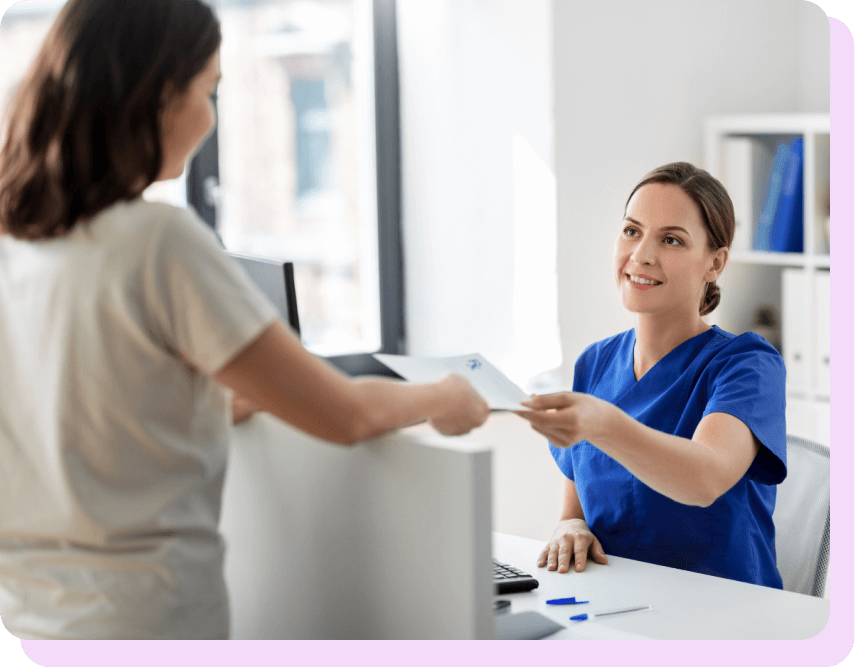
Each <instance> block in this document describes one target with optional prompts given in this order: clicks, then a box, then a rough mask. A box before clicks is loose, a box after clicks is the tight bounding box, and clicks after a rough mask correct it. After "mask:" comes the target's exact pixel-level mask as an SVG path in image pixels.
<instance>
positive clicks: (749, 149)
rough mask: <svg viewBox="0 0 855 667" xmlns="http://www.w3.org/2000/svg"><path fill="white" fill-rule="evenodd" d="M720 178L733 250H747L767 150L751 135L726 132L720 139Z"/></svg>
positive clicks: (767, 164)
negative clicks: (731, 220)
mask: <svg viewBox="0 0 855 667" xmlns="http://www.w3.org/2000/svg"><path fill="white" fill-rule="evenodd" d="M722 155H723V161H722V165H721V167H722V177H721V182H722V184H723V185H724V187H725V189H726V190H727V193H728V194H729V195H730V200H731V201H732V202H733V212H734V217H735V218H736V231H735V233H734V236H733V244H732V245H731V247H732V248H733V249H734V250H751V245H752V242H753V239H754V228H755V225H756V223H757V219H758V217H759V215H760V207H759V205H758V203H759V200H760V197H762V196H763V192H762V191H761V188H762V187H763V186H765V177H766V176H767V174H768V170H769V167H770V164H771V161H772V155H771V152H770V151H769V150H768V148H767V147H766V146H765V145H764V144H763V143H762V142H760V141H757V140H756V139H754V138H752V137H739V136H730V137H727V138H726V139H725V140H724V144H723V150H722Z"/></svg>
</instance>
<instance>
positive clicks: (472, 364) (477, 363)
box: [466, 359, 481, 371]
mask: <svg viewBox="0 0 855 667" xmlns="http://www.w3.org/2000/svg"><path fill="white" fill-rule="evenodd" d="M466 363H467V364H469V370H470V371H474V370H477V369H479V368H481V362H480V361H478V360H477V359H470V360H469V361H467V362H466Z"/></svg>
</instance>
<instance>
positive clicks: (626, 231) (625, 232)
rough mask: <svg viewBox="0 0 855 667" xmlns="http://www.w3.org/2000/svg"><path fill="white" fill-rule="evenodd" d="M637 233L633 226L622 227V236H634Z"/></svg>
mask: <svg viewBox="0 0 855 667" xmlns="http://www.w3.org/2000/svg"><path fill="white" fill-rule="evenodd" d="M637 233H638V230H637V229H636V228H635V227H624V228H623V235H624V236H635V235H636V234H637Z"/></svg>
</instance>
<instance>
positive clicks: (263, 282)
mask: <svg viewBox="0 0 855 667" xmlns="http://www.w3.org/2000/svg"><path fill="white" fill-rule="evenodd" d="M226 254H227V255H229V256H230V257H231V258H232V259H234V260H235V261H236V262H237V263H238V264H240V266H241V267H242V268H243V270H244V271H246V274H247V275H248V276H249V278H250V279H251V280H252V281H253V282H254V283H255V284H256V285H257V286H258V288H259V289H260V290H261V291H262V292H263V293H264V294H265V296H267V298H268V299H269V300H270V301H271V303H273V305H274V306H276V308H277V309H278V310H279V312H280V314H281V315H282V318H283V319H284V320H285V321H286V322H288V324H290V325H291V328H292V329H293V330H294V332H295V333H296V334H297V335H298V336H299V335H300V317H299V314H298V311H297V291H296V289H295V287H294V265H293V264H292V263H291V262H283V261H279V260H272V259H264V258H261V257H252V256H250V255H241V254H238V253H233V252H227V253H226Z"/></svg>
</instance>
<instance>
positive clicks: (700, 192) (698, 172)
mask: <svg viewBox="0 0 855 667" xmlns="http://www.w3.org/2000/svg"><path fill="white" fill-rule="evenodd" d="M650 183H664V184H670V185H676V186H678V187H679V188H680V189H681V190H682V191H683V192H685V193H686V194H687V195H689V197H691V199H692V201H693V202H695V205H696V206H697V207H698V210H699V211H700V213H701V220H703V223H704V227H705V228H706V231H707V246H708V247H709V249H710V251H712V252H715V251H716V250H718V249H719V248H730V245H731V243H733V234H734V230H735V228H736V221H735V219H734V215H733V202H731V201H730V195H728V194H727V190H725V188H724V186H723V185H722V184H721V183H720V182H719V181H718V180H717V179H716V178H715V177H714V176H712V175H711V174H710V173H709V172H707V171H704V170H703V169H699V168H698V167H695V166H694V165H691V164H689V163H688V162H672V163H670V164H666V165H663V166H661V167H657V168H656V169H654V170H653V171H651V172H649V173H648V174H647V175H646V176H645V177H644V178H642V179H641V181H640V182H639V183H638V185H636V186H635V188H633V190H632V192H631V193H630V194H629V197H628V198H627V200H626V205H625V206H624V213H626V207H627V206H629V200H630V199H632V196H633V195H634V194H635V193H636V192H637V191H638V190H639V189H640V188H642V187H643V186H645V185H649V184H650ZM720 301H721V288H720V287H719V286H718V285H716V283H715V282H714V281H713V282H711V283H707V289H706V292H705V293H704V298H703V300H702V301H701V304H700V313H701V315H708V314H709V313H711V312H712V311H714V310H715V309H716V306H718V304H719V302H720Z"/></svg>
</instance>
